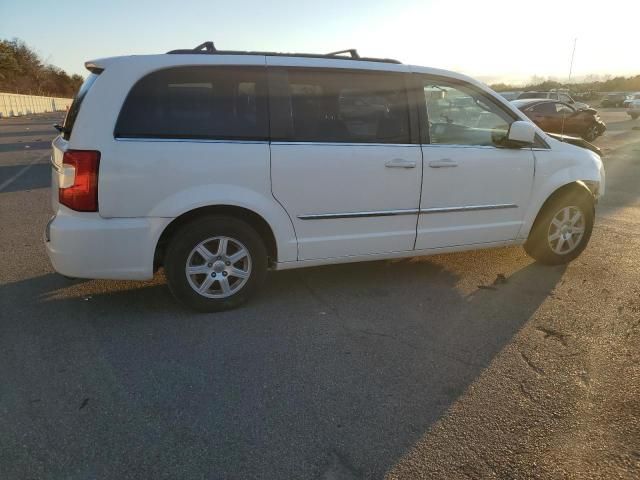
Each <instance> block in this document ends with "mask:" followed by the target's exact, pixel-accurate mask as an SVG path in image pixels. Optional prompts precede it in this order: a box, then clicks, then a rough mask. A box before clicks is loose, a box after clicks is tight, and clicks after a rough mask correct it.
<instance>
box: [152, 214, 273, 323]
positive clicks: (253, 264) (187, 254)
mask: <svg viewBox="0 0 640 480" xmlns="http://www.w3.org/2000/svg"><path fill="white" fill-rule="evenodd" d="M164 266H165V272H166V277H167V283H168V285H169V289H170V290H171V293H173V295H174V296H175V297H176V298H177V299H178V300H179V301H180V302H181V303H183V304H184V305H186V306H187V307H190V308H192V309H194V310H197V311H200V312H218V311H223V310H229V309H232V308H236V307H238V306H240V305H242V304H243V303H245V302H246V301H247V300H248V299H249V298H250V297H251V296H253V295H254V294H255V292H256V291H257V290H258V289H259V287H260V285H261V284H262V282H263V280H264V278H265V276H266V272H267V250H266V247H265V245H264V243H263V242H262V240H261V238H260V236H259V235H258V233H257V232H256V231H255V230H254V229H253V228H252V227H251V226H250V225H248V224H247V223H245V222H243V221H242V220H238V219H235V218H232V217H227V216H222V215H210V216H206V217H202V218H199V219H196V220H194V221H192V222H190V223H188V224H186V225H185V226H184V227H182V228H181V229H180V230H178V231H177V232H176V233H175V235H174V236H173V238H172V239H171V241H170V243H169V247H168V249H167V253H166V257H165V262H164Z"/></svg>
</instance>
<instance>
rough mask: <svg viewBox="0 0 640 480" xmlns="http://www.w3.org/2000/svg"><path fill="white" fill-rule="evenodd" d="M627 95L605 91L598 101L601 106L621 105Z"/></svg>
mask: <svg viewBox="0 0 640 480" xmlns="http://www.w3.org/2000/svg"><path fill="white" fill-rule="evenodd" d="M626 98H627V95H626V94H625V93H621V92H614V93H607V94H606V95H605V96H604V98H603V99H602V101H601V102H600V106H601V107H622V106H623V105H624V101H625V100H626Z"/></svg>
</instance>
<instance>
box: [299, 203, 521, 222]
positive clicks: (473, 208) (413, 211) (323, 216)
mask: <svg viewBox="0 0 640 480" xmlns="http://www.w3.org/2000/svg"><path fill="white" fill-rule="evenodd" d="M507 208H518V205H516V204H515V203H499V204H495V205H466V206H462V207H437V208H408V209H402V210H376V211H369V212H343V213H313V214H305V215H298V219H300V220H328V219H331V220H335V219H340V218H368V217H391V216H397V215H417V214H419V215H422V214H425V215H426V214H433V213H454V212H477V211H480V210H503V209H507Z"/></svg>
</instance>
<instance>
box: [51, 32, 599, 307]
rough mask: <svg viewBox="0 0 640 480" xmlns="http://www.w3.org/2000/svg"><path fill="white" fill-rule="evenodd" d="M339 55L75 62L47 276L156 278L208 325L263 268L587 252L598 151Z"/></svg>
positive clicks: (473, 97) (471, 97)
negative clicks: (496, 251) (83, 72)
mask: <svg viewBox="0 0 640 480" xmlns="http://www.w3.org/2000/svg"><path fill="white" fill-rule="evenodd" d="M339 53H340V52H337V53H333V54H326V55H323V54H319V55H309V54H298V55H296V54H278V53H269V52H262V53H259V52H239V51H220V50H216V49H215V47H214V45H213V43H212V42H207V43H204V44H202V45H201V46H199V47H197V48H196V49H189V50H173V51H171V52H168V53H167V54H161V55H136V56H123V57H113V58H102V59H99V60H95V61H90V62H87V63H86V66H87V68H88V69H89V71H90V74H89V75H87V78H86V80H85V82H84V84H83V85H82V87H81V88H80V91H79V92H78V94H77V95H76V97H75V99H74V101H73V104H72V106H71V108H70V109H69V112H68V114H67V116H66V118H65V121H64V124H63V125H62V126H58V128H59V129H60V131H61V135H60V136H58V137H57V138H56V139H55V140H54V141H53V155H52V162H51V163H52V169H53V171H52V191H53V195H52V204H53V210H54V212H55V214H54V216H53V218H52V219H51V220H50V221H49V222H48V224H47V226H46V229H45V244H46V248H47V251H48V254H49V258H50V259H51V262H52V264H53V267H54V268H55V269H56V271H58V272H60V273H62V274H64V275H67V276H70V277H81V278H109V279H131V280H143V279H150V278H152V277H153V273H154V271H155V270H156V269H158V268H160V267H164V272H165V276H166V279H167V283H168V286H169V289H170V290H171V292H172V293H173V294H174V295H175V297H176V298H177V299H179V300H180V301H181V302H182V303H184V304H185V305H188V306H190V307H192V308H194V309H196V310H201V311H217V310H225V309H229V308H233V307H236V306H238V305H240V304H241V303H243V302H244V301H246V300H247V299H249V298H250V297H251V295H252V294H254V293H255V292H256V291H257V290H258V288H259V286H260V284H261V283H262V282H263V280H265V276H266V274H267V270H268V269H272V270H285V269H291V268H300V267H308V266H316V265H327V264H336V263H347V262H358V261H367V260H382V259H391V258H401V257H413V256H418V255H429V254H440V253H443V252H453V251H460V250H474V249H479V248H489V247H498V246H505V245H524V248H525V250H526V251H527V252H528V253H529V254H530V255H531V256H532V257H533V258H535V259H536V260H538V261H539V262H541V263H544V264H563V263H567V262H570V261H572V260H573V259H575V258H576V257H577V256H578V255H580V253H581V252H582V251H583V250H584V249H585V247H586V246H587V243H588V241H589V238H590V236H591V231H592V228H593V222H594V215H595V213H594V211H595V206H596V204H597V202H598V199H599V198H600V196H601V195H603V194H604V193H605V172H604V166H603V163H602V160H601V158H600V157H599V156H598V155H597V154H596V153H594V152H592V151H589V150H587V149H584V148H578V147H576V146H574V145H571V144H569V143H563V142H560V141H557V140H555V139H553V138H551V137H550V136H548V135H547V134H546V133H544V132H543V131H542V130H541V129H540V128H539V127H537V126H536V125H535V124H533V123H532V122H531V121H529V119H528V118H527V117H526V116H525V114H523V113H522V112H521V111H519V110H518V109H516V108H515V107H514V106H513V105H511V104H510V103H509V102H507V101H505V100H504V99H503V98H501V97H500V96H499V95H497V94H496V93H495V92H493V91H492V90H490V89H489V88H488V87H486V86H485V85H483V84H482V83H480V82H477V81H475V80H473V79H471V78H469V77H466V76H464V75H460V74H457V73H453V72H447V71H444V70H437V69H432V68H427V67H420V66H414V65H404V64H401V63H400V62H397V61H395V60H388V59H376V58H363V57H360V56H358V54H357V52H355V51H351V52H350V53H351V56H349V57H347V56H345V55H340V54H339ZM412 87H417V88H412ZM413 100H416V101H413ZM534 150H535V151H534ZM276 290H277V289H276Z"/></svg>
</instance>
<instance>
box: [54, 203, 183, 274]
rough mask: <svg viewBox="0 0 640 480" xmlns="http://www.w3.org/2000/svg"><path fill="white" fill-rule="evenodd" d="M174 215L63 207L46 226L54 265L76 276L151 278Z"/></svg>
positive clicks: (65, 272) (61, 271) (57, 268)
mask: <svg viewBox="0 0 640 480" xmlns="http://www.w3.org/2000/svg"><path fill="white" fill-rule="evenodd" d="M170 221H171V219H170V218H108V219H107V218H102V217H100V215H98V214H97V213H80V212H74V211H72V210H69V209H67V208H64V207H60V209H59V210H58V213H57V214H56V215H55V216H54V217H53V218H52V219H51V220H49V222H48V224H47V227H46V229H45V246H46V249H47V254H48V255H49V259H50V260H51V264H52V265H53V268H54V269H55V270H56V271H57V272H58V273H61V274H62V275H66V276H68V277H76V278H108V279H122V280H147V279H150V278H152V277H153V256H154V253H155V247H156V245H157V242H158V239H159V238H160V234H161V233H162V231H163V230H164V228H165V227H166V226H167V225H168V224H169V222H170Z"/></svg>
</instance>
